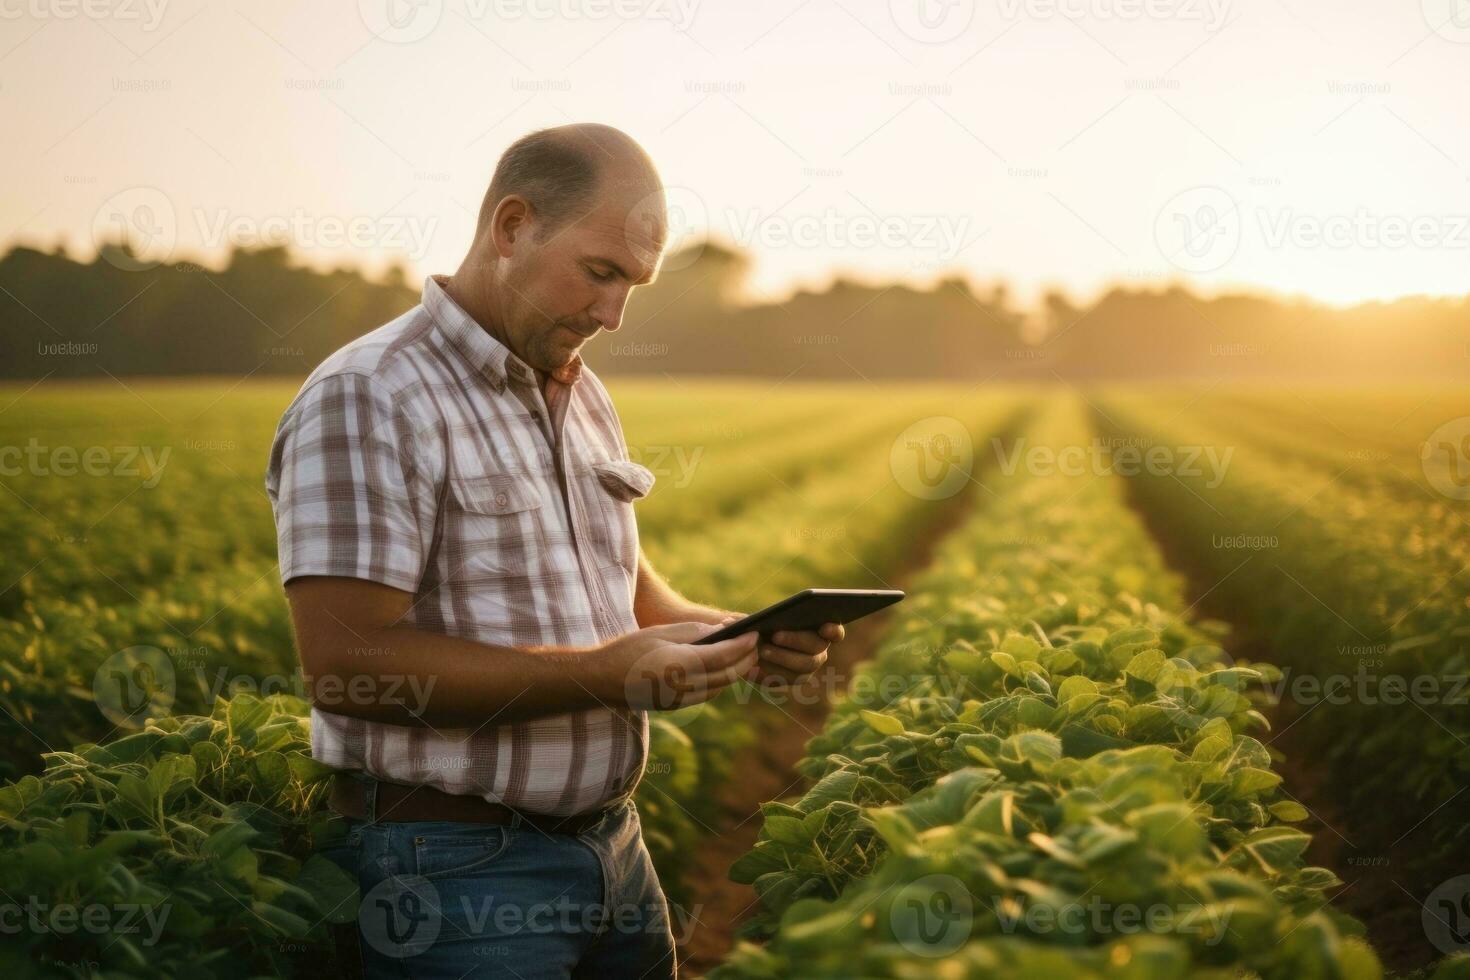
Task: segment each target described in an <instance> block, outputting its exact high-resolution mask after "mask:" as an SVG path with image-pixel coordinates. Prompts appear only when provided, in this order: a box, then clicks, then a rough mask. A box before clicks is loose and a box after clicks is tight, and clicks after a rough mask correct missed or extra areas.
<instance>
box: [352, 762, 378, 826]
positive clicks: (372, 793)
mask: <svg viewBox="0 0 1470 980" xmlns="http://www.w3.org/2000/svg"><path fill="white" fill-rule="evenodd" d="M352 775H353V777H354V778H355V779H357V781H358V782H359V783H361V784H362V808H363V811H364V812H363V819H364V820H366V821H367V822H368V823H377V822H378V781H377V780H376V779H374V778H373V777H372V776H369V775H368V774H367V773H365V772H355V773H353V774H352Z"/></svg>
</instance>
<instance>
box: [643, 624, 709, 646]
mask: <svg viewBox="0 0 1470 980" xmlns="http://www.w3.org/2000/svg"><path fill="white" fill-rule="evenodd" d="M717 629H719V627H718V626H715V625H714V624H712V623H665V624H664V625H662V626H650V627H648V628H647V630H646V632H649V633H653V634H654V635H656V636H657V637H658V638H659V639H661V640H667V641H669V642H670V643H693V642H694V641H695V640H698V639H700V638H701V637H705V636H709V635H710V634H711V633H713V632H714V631H715V630H717Z"/></svg>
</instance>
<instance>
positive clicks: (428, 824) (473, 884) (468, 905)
mask: <svg viewBox="0 0 1470 980" xmlns="http://www.w3.org/2000/svg"><path fill="white" fill-rule="evenodd" d="M348 826H349V830H348V833H347V836H346V838H345V839H344V840H342V841H340V842H338V843H335V844H332V845H329V846H327V847H325V848H323V849H322V853H323V854H325V855H326V856H328V857H330V858H331V859H332V860H333V861H335V862H337V864H338V865H340V866H341V867H342V868H343V869H345V870H346V871H347V872H348V873H349V874H354V875H356V876H357V881H358V886H359V888H360V890H361V894H362V905H361V909H360V912H359V915H358V922H357V933H358V940H359V941H358V944H357V945H358V947H359V949H360V951H361V957H362V969H363V975H364V976H366V977H370V978H378V977H423V978H429V977H445V978H448V980H459V978H461V977H509V978H524V980H541V978H552V977H558V978H569V977H572V978H583V977H599V978H601V977H610V978H620V977H627V978H629V980H640V978H641V980H664V978H671V977H673V976H674V975H675V972H676V966H675V959H674V940H673V934H672V931H671V929H670V923H669V909H668V903H667V902H666V901H665V899H664V894H663V891H662V889H661V888H660V887H659V882H658V875H657V874H656V873H655V872H654V869H653V862H652V861H651V860H650V859H649V856H648V849H647V848H646V847H644V845H643V836H642V832H641V828H640V825H639V823H638V811H637V809H636V808H635V807H634V805H633V803H632V801H631V800H629V801H625V802H623V803H620V804H618V805H616V806H615V807H614V808H612V809H611V810H610V811H609V812H608V814H607V816H606V817H604V818H603V820H602V821H601V822H599V823H598V824H597V825H596V826H594V827H592V828H591V829H589V830H587V831H585V832H583V833H581V834H547V833H544V832H543V831H541V830H538V829H537V828H535V827H532V826H531V825H530V824H525V823H520V824H518V825H513V826H504V827H502V826H495V825H493V824H476V823H456V822H452V821H412V822H398V823H396V822H393V821H378V822H375V823H374V822H367V821H362V820H349V821H348ZM349 928H350V927H349ZM350 966H352V964H349V967H350Z"/></svg>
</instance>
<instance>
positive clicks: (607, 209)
mask: <svg viewBox="0 0 1470 980" xmlns="http://www.w3.org/2000/svg"><path fill="white" fill-rule="evenodd" d="M667 235H668V218H667V215H666V214H665V206H664V193H663V185H662V183H661V182H660V181H659V177H658V171H657V170H656V169H655V168H654V166H653V161H652V160H651V159H649V157H648V154H647V153H645V152H643V148H642V147H640V146H639V145H638V144H637V143H636V142H634V141H633V139H632V138H631V137H629V136H628V135H627V134H626V133H624V132H621V131H620V130H617V129H614V128H612V127H611V126H602V125H598V124H595V123H579V124H577V125H574V126H558V127H556V128H555V129H542V130H538V131H537V132H534V133H531V134H529V135H527V136H523V137H521V138H520V139H518V140H516V141H515V143H513V144H511V146H510V147H509V148H508V149H507V150H506V151H505V153H504V155H502V156H501V158H500V162H499V164H497V165H496V168H495V176H494V177H493V178H492V179H491V181H490V188H489V190H488V191H487V192H486V194H485V201H484V203H483V204H482V205H481V207H480V220H479V225H478V227H477V229H476V232H475V240H474V242H473V243H471V245H470V249H469V252H468V253H467V254H466V256H465V259H464V261H463V262H462V263H460V267H459V271H458V272H456V273H455V274H454V277H453V278H452V279H451V281H450V284H449V286H450V295H451V296H452V297H453V298H454V299H455V301H456V302H458V303H459V304H460V305H461V306H462V307H463V308H464V309H465V311H466V312H468V313H469V314H470V315H471V316H472V317H474V318H475V319H476V320H478V321H479V322H480V323H481V324H482V325H484V326H485V328H486V329H487V330H489V331H490V333H491V334H492V335H493V336H495V337H496V338H497V339H499V340H500V341H502V342H503V343H505V344H506V345H507V346H509V347H510V348H511V350H512V351H514V352H515V353H516V354H517V355H518V356H519V357H520V358H521V359H522V360H524V361H525V362H526V363H527V364H529V365H531V366H532V367H534V368H536V369H537V370H539V371H543V372H550V371H552V370H554V369H556V368H558V367H561V366H563V365H566V364H568V363H569V362H570V361H571V360H572V359H573V358H575V357H576V354H577V351H578V350H579V349H580V348H581V346H582V345H583V344H584V343H585V342H586V341H588V340H590V339H591V338H592V337H593V336H595V335H596V334H597V333H599V332H601V331H603V330H616V329H618V326H619V324H621V322H622V319H623V310H624V308H625V307H626V305H627V301H628V295H629V293H630V292H632V290H633V289H634V288H635V287H636V286H640V285H642V284H644V283H647V282H649V281H651V280H652V279H653V277H654V276H655V275H656V274H657V272H658V265H659V262H660V260H661V257H662V254H663V249H664V244H665V240H666V238H667Z"/></svg>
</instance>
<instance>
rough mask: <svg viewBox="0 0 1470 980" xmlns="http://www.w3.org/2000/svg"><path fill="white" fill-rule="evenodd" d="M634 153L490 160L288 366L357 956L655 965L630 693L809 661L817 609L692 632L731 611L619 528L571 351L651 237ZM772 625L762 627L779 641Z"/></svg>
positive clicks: (607, 134) (301, 636) (609, 460)
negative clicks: (300, 372)
mask: <svg viewBox="0 0 1470 980" xmlns="http://www.w3.org/2000/svg"><path fill="white" fill-rule="evenodd" d="M665 229H666V218H665V214H664V204H663V191H662V185H661V184H660V182H659V179H658V175H657V173H656V171H655V170H654V167H653V164H652V162H651V161H650V160H649V158H648V157H647V155H646V154H645V153H644V152H643V151H642V149H641V148H640V147H639V146H638V145H637V144H636V143H635V142H634V141H633V140H632V139H630V138H629V137H628V136H626V135H625V134H623V133H621V132H619V131H618V130H615V129H611V128H609V127H606V126H597V125H585V124H584V125H576V126H566V127H560V128H557V129H550V130H544V131H540V132H536V133H532V134H530V135H529V136H526V137H524V138H522V139H521V140H519V141H517V142H516V143H515V144H514V145H512V146H511V147H510V148H509V149H508V150H507V151H506V153H505V154H504V156H503V157H502V158H501V160H500V162H499V164H498V165H497V167H496V170H495V174H494V177H493V178H492V180H491V182H490V188H489V191H488V192H487V193H486V195H485V199H484V203H483V205H482V207H481V210H480V216H479V222H478V225H477V228H476V231H475V239H474V242H473V244H472V245H471V247H470V250H469V253H468V255H467V256H466V257H465V259H464V262H463V263H462V264H461V265H460V267H459V269H458V271H457V272H456V273H455V274H454V275H453V276H450V277H438V276H436V277H431V278H430V279H429V280H428V281H426V282H425V284H424V293H423V303H422V305H420V306H417V307H415V308H414V309H413V310H410V311H409V312H408V313H406V314H404V315H403V316H402V317H400V318H398V319H396V320H394V321H393V322H391V323H389V324H387V325H385V326H383V327H381V328H379V329H377V330H375V331H373V332H372V333H370V334H368V335H366V336H364V337H362V338H360V339H358V340H356V341H354V342H352V343H350V344H348V345H347V346H345V347H343V348H342V349H341V350H339V351H337V352H336V353H335V354H333V355H332V356H331V357H329V358H328V359H327V360H326V361H325V362H323V363H322V364H321V365H320V366H319V367H318V368H317V369H316V370H315V371H314V372H313V373H312V375H311V376H310V377H309V378H308V379H307V381H306V384H305V385H304V386H303V387H302V389H301V391H300V393H299V394H298V395H297V396H296V399H295V400H294V401H293V402H292V403H291V405H290V407H289V408H288V409H287V410H286V413H285V416H284V417H283V418H282V420H281V424H280V428H279V430H278V432H277V435H276V440H275V444H274V446H273V447H272V450H271V459H270V467H269V471H268V474H267V480H266V482H267V488H268V490H269V493H270V497H271V501H272V505H273V508H274V510H275V518H276V526H277V534H278V538H279V548H280V567H281V577H282V580H283V581H284V582H285V588H286V594H287V598H288V600H289V602H290V607H291V616H292V621H293V623H294V626H295V631H296V638H297V645H298V647H299V649H300V655H301V661H302V666H303V670H304V673H305V674H306V676H307V678H308V690H309V692H310V694H311V698H312V702H313V706H312V712H311V722H312V755H313V756H314V757H315V758H317V759H319V760H321V761H323V762H325V763H327V764H329V765H331V766H334V767H337V768H339V769H341V770H342V772H340V773H338V774H337V776H336V777H335V779H334V782H333V785H332V789H331V805H332V807H333V809H335V810H337V811H338V812H340V813H342V814H344V815H345V816H346V817H347V818H348V826H349V828H350V831H349V833H348V835H347V838H346V840H345V841H344V842H342V843H341V844H340V845H337V846H336V847H334V848H333V849H332V854H331V856H332V857H333V858H334V859H335V860H337V861H339V862H340V863H341V864H343V866H345V867H347V868H349V869H350V870H352V871H354V872H355V873H356V874H357V876H358V881H359V885H360V888H361V891H362V897H363V900H362V911H361V915H360V916H359V921H358V931H359V934H360V940H361V941H360V943H359V945H360V949H361V956H362V961H363V965H364V967H365V969H366V972H367V974H368V975H370V976H371V975H388V974H391V975H393V976H404V975H410V976H422V977H430V976H444V977H453V978H458V977H462V976H466V975H470V974H473V975H476V976H508V977H527V978H529V977H569V976H575V977H584V976H585V977H593V976H596V977H603V976H608V977H621V976H626V977H631V978H638V977H645V978H653V977H670V976H673V975H674V973H675V966H674V950H673V942H672V937H671V933H670V928H669V915H668V909H667V905H666V903H665V901H664V898H663V894H662V892H661V891H660V888H659V884H658V879H657V877H656V876H655V874H654V871H653V868H652V866H651V864H650V862H649V858H648V852H647V850H646V848H645V847H644V846H643V841H642V838H641V836H640V830H639V825H638V816H637V812H636V810H635V809H634V808H633V805H632V803H631V799H630V796H631V793H632V791H633V789H634V787H635V786H636V785H637V782H638V778H639V775H640V774H641V772H642V769H643V766H644V758H645V751H646V745H647V731H648V727H647V719H646V716H645V715H644V712H645V711H647V710H664V709H670V708H675V707H682V706H684V705H688V704H694V703H698V702H700V701H703V700H706V699H708V698H711V697H713V696H714V695H716V694H717V693H719V692H720V691H721V690H722V689H724V688H725V687H726V686H728V685H729V684H731V683H733V682H734V681H736V680H738V679H741V678H745V679H749V680H756V681H764V680H768V679H770V680H775V681H778V682H782V681H784V682H787V683H789V682H792V681H795V680H798V679H800V678H801V677H803V676H805V675H807V674H810V673H811V672H813V671H815V670H816V669H818V668H819V667H820V666H821V665H822V663H823V662H824V661H825V659H826V653H827V647H828V644H829V642H833V641H836V640H840V639H841V638H842V635H843V634H842V627H841V626H840V625H837V624H828V625H827V626H824V627H823V628H822V629H821V630H820V631H818V632H813V633H794V634H780V633H778V634H776V635H775V636H774V637H772V644H765V643H760V642H759V638H758V637H757V636H756V635H755V634H746V635H744V636H741V637H738V638H735V639H730V640H725V641H723V642H720V643H714V644H709V645H702V646H696V645H693V641H695V640H697V639H699V638H700V637H701V636H704V635H706V634H707V633H709V632H711V631H713V630H714V629H715V628H716V626H717V625H718V624H721V623H725V622H729V621H731V618H732V617H733V616H735V615H736V614H734V613H731V612H729V611H727V610H722V609H715V608H711V607H708V606H703V605H698V604H696V603H693V602H690V601H689V600H687V599H685V598H684V597H682V596H680V595H679V594H678V593H677V592H676V591H674V590H673V589H672V588H670V587H669V586H668V585H667V584H666V583H665V582H664V581H663V579H662V578H661V577H660V576H659V575H658V574H657V573H656V572H655V571H654V570H653V568H652V567H651V566H650V565H649V563H648V560H647V558H645V557H644V556H643V554H642V553H641V551H640V550H639V547H638V531H637V524H636V522H635V520H634V515H633V501H634V500H636V499H637V498H639V497H641V496H643V495H645V494H646V493H647V492H648V490H649V488H650V486H651V484H652V483H653V475H652V474H651V473H650V472H649V471H648V470H646V469H644V468H643V467H641V466H639V465H638V464H636V463H634V462H632V461H631V460H629V458H628V452H627V447H626V445H625V443H624V440H623V434H622V430H621V427H620V425H619V422H618V416H617V413H616V411H615V410H614V408H613V405H612V402H611V400H610V399H609V397H608V394H607V392H606V390H605V389H604V388H603V386H602V384H601V382H599V381H598V379H597V378H596V376H594V375H593V374H592V372H591V371H589V370H588V369H586V368H585V367H584V366H583V364H582V361H581V357H580V356H579V354H578V351H579V349H580V348H581V347H582V345H583V344H585V343H586V342H587V341H588V340H589V339H591V338H592V337H594V336H595V335H597V334H598V332H599V331H601V330H616V329H618V326H619V325H620V323H621V320H622V316H623V309H624V306H625V304H626V302H627V299H628V294H629V292H630V291H631V290H632V289H633V288H634V287H635V286H637V285H640V284H643V283H646V282H649V281H650V280H651V279H652V278H653V276H654V275H655V273H656V270H657V265H658V262H659V258H660V255H661V253H662V249H663V245H664V239H665V235H666V230H665ZM775 644H779V645H775Z"/></svg>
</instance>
